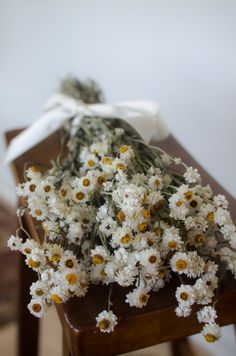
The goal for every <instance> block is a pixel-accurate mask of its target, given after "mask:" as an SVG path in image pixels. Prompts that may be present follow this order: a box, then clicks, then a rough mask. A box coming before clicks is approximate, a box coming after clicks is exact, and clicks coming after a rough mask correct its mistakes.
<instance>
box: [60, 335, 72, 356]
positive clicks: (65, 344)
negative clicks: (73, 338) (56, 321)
mask: <svg viewBox="0 0 236 356" xmlns="http://www.w3.org/2000/svg"><path fill="white" fill-rule="evenodd" d="M62 356H71V353H70V350H69V345H68V342H67V339H66V335H65V332H64V331H63V330H62Z"/></svg>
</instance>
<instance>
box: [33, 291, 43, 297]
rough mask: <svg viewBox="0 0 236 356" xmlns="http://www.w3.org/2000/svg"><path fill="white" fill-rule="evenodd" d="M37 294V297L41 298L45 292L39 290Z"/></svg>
mask: <svg viewBox="0 0 236 356" xmlns="http://www.w3.org/2000/svg"><path fill="white" fill-rule="evenodd" d="M35 294H36V295H37V296H39V297H41V296H42V295H43V294H44V292H43V290H42V289H37V290H36V292H35Z"/></svg>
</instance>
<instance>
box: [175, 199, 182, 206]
mask: <svg viewBox="0 0 236 356" xmlns="http://www.w3.org/2000/svg"><path fill="white" fill-rule="evenodd" d="M182 204H183V202H182V200H178V201H177V202H176V203H175V205H176V206H177V207H180V206H181V205H182Z"/></svg>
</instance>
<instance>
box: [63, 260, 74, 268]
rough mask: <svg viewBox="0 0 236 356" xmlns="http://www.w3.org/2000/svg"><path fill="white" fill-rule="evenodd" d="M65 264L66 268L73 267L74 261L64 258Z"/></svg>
mask: <svg viewBox="0 0 236 356" xmlns="http://www.w3.org/2000/svg"><path fill="white" fill-rule="evenodd" d="M65 266H66V267H67V268H72V267H74V262H73V261H72V260H71V259H69V260H66V261H65Z"/></svg>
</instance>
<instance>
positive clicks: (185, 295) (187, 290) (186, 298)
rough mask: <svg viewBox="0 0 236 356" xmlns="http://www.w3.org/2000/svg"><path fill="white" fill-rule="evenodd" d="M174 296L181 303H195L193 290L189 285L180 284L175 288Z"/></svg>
mask: <svg viewBox="0 0 236 356" xmlns="http://www.w3.org/2000/svg"><path fill="white" fill-rule="evenodd" d="M175 296H176V299H177V301H178V302H179V303H181V304H182V303H183V304H187V305H193V304H194V303H195V290H194V288H193V287H192V286H191V285H188V284H181V286H180V287H178V288H177V289H176V292H175Z"/></svg>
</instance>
